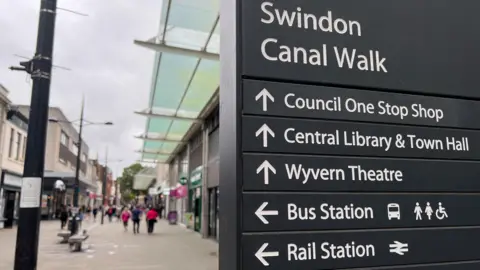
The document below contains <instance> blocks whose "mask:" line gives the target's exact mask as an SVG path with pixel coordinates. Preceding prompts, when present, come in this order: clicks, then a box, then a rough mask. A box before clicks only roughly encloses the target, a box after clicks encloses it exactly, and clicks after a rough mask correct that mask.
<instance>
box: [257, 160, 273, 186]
mask: <svg viewBox="0 0 480 270" xmlns="http://www.w3.org/2000/svg"><path fill="white" fill-rule="evenodd" d="M262 171H263V181H264V183H265V185H268V178H269V171H272V172H273V173H274V174H277V170H275V168H274V167H273V166H272V164H270V162H268V160H265V161H264V162H263V163H262V164H261V165H260V166H258V168H257V174H260V173H261V172H262Z"/></svg>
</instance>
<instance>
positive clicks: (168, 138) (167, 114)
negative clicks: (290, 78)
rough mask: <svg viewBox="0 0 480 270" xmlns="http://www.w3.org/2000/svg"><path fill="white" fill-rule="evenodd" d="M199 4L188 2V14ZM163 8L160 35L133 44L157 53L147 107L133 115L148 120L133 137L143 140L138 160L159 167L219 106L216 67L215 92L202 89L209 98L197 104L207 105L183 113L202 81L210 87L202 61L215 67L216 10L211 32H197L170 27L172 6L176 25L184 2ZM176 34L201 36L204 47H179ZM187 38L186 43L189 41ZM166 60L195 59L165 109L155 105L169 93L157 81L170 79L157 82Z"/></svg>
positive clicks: (167, 160) (216, 58) (193, 100)
mask: <svg viewBox="0 0 480 270" xmlns="http://www.w3.org/2000/svg"><path fill="white" fill-rule="evenodd" d="M199 1H200V2H201V1H205V2H208V1H210V0H199ZM199 1H193V0H192V1H190V4H191V6H190V8H191V9H190V10H189V11H190V12H192V10H193V11H196V10H195V9H196V8H198V7H199V5H201V3H200V2H199ZM212 1H216V0H212ZM175 2H178V3H175ZM187 2H188V1H187ZM192 3H194V4H192ZM165 4H166V9H165V13H164V16H163V18H162V19H161V32H160V33H159V34H158V36H157V37H154V38H151V39H148V40H147V41H140V40H135V41H134V43H135V44H137V45H139V46H142V47H146V48H149V49H153V50H155V51H157V60H156V63H155V66H154V74H153V78H152V90H151V93H150V100H149V106H148V108H147V109H144V110H141V111H136V112H135V113H136V114H139V115H142V116H146V117H147V121H146V127H145V133H144V134H142V135H140V136H136V138H137V139H142V140H144V144H143V149H142V150H140V151H137V152H139V153H141V154H142V157H141V159H140V160H150V161H152V160H153V161H157V162H162V163H168V162H169V161H170V160H171V159H172V158H173V157H174V156H175V155H176V154H177V153H178V152H179V151H180V150H181V149H183V147H184V146H185V144H186V143H188V140H189V139H190V137H191V136H192V135H193V134H194V133H195V132H196V131H198V130H199V129H200V128H201V127H202V126H203V121H204V118H205V117H206V116H207V115H208V113H206V111H209V108H212V107H213V108H214V107H215V106H216V104H218V87H219V67H218V72H215V73H216V74H215V76H214V77H215V78H214V79H213V81H214V82H215V83H216V86H215V87H214V88H210V90H209V89H205V90H206V92H207V94H203V98H205V97H206V96H205V95H208V96H209V97H210V98H208V99H206V100H205V99H203V100H204V101H200V102H201V103H198V104H203V102H206V103H205V104H204V105H202V106H203V108H202V109H200V108H199V107H198V105H196V106H197V107H196V109H194V110H196V111H188V109H187V110H185V109H184V108H183V107H185V106H188V104H191V103H192V102H195V101H196V99H195V98H196V96H195V95H198V93H199V90H201V88H202V87H205V86H202V84H200V85H199V83H201V82H202V78H204V79H203V81H205V78H207V79H208V80H207V82H209V83H210V84H211V81H212V80H210V78H209V77H202V76H205V70H204V69H205V65H206V66H207V67H208V64H209V62H205V63H206V64H205V63H204V61H213V62H214V63H217V64H218V60H219V52H218V51H216V50H213V51H212V47H211V42H213V40H214V41H215V44H217V43H218V42H217V41H218V40H219V36H218V35H217V34H215V39H213V36H214V33H216V30H218V29H217V28H218V25H219V18H220V17H219V13H218V10H217V12H216V15H215V16H214V17H210V18H212V19H213V20H212V24H211V27H210V31H208V32H198V31H197V30H195V29H194V28H195V27H193V28H192V29H190V28H188V27H185V26H182V25H175V23H173V24H171V23H170V21H171V16H172V14H171V12H172V6H175V5H176V6H175V8H176V9H175V10H176V12H177V14H175V15H177V21H178V18H179V17H178V16H179V14H178V12H180V11H179V10H182V9H184V7H183V5H184V4H185V2H183V1H182V2H181V3H180V1H179V0H168V2H165V3H164V8H165ZM187 4H188V3H187ZM207 8H208V7H207ZM185 9H188V7H186V8H185ZM212 10H214V9H210V10H209V12H210V13H209V14H210V15H213V14H212ZM201 12H204V10H199V13H201ZM180 13H182V12H180ZM175 15H174V16H175ZM197 19H198V18H197ZM187 20H188V19H187ZM174 21H175V20H174ZM183 21H184V20H183V19H182V20H181V23H180V24H182V22H183ZM204 29H205V28H204ZM196 31H197V32H196ZM179 33H180V34H181V35H180V36H182V35H186V34H193V35H194V37H196V38H198V37H199V36H200V37H201V36H203V37H206V39H205V40H204V43H203V45H201V46H200V45H198V47H195V46H197V45H194V46H193V47H192V44H180V43H178V36H179V35H178V34H179ZM169 35H170V38H169ZM172 36H173V37H175V38H177V40H172V39H171V37H172ZM186 38H187V40H188V37H186ZM176 42H177V43H176ZM187 43H188V42H187ZM217 45H218V44H217ZM218 48H219V46H218ZM165 57H169V58H170V59H172V57H183V58H180V59H179V60H182V59H186V58H190V59H195V58H196V61H195V62H192V60H189V61H190V63H191V64H192V67H193V70H192V72H191V74H190V75H189V79H187V80H185V83H186V85H185V87H184V90H183V92H182V91H181V90H180V91H179V89H178V87H177V90H175V91H178V92H177V96H176V99H175V103H174V102H171V103H170V104H168V105H167V107H164V106H162V105H158V104H155V103H156V102H157V103H158V98H159V97H158V95H159V94H161V95H164V94H168V93H169V92H165V91H167V90H164V89H168V87H167V88H165V87H161V88H158V87H159V86H158V83H159V81H162V80H163V81H165V80H166V79H167V81H168V80H170V79H171V78H169V77H167V78H159V74H160V72H161V68H162V66H161V65H162V63H163V62H162V60H164V61H166V60H165V59H163V58H165ZM167 63H168V62H167ZM167 63H165V64H164V65H166V64H167ZM193 63H195V64H193ZM183 72H184V71H183ZM199 72H201V73H199ZM207 72H208V70H207ZM217 73H218V74H217ZM210 74H211V73H210ZM199 76H200V77H199ZM164 77H165V76H164ZM183 77H184V78H185V74H184V75H183ZM185 79H186V78H185ZM172 80H173V79H172ZM192 85H193V86H192ZM192 87H193V88H192ZM199 87H200V88H199ZM207 88H208V87H207ZM194 90H195V92H193V94H192V92H191V91H194ZM158 91H160V92H158ZM170 91H174V90H170ZM212 91H213V92H212ZM210 92H212V94H211V96H210V94H209V93H210ZM180 93H181V95H180ZM167 99H168V97H167ZM170 99H171V98H170ZM207 100H208V101H207ZM164 102H166V101H164ZM160 103H161V102H160ZM174 104H176V106H174ZM186 104H187V105H186ZM213 108H212V109H213ZM199 109H200V110H199ZM193 116H195V117H193ZM155 119H159V121H162V122H158V121H157V122H152V121H156V120H155ZM155 123H157V125H158V123H160V124H161V125H164V126H163V128H161V131H158V130H157V131H155V130H151V129H152V128H153V129H156V128H154V126H152V125H154V124H155ZM162 123H163V124H162ZM181 123H183V124H181ZM179 125H180V126H181V128H183V130H184V131H179V128H180V127H179ZM185 128H186V129H185ZM157 129H158V128H157ZM181 130H182V129H181ZM172 132H173V133H172ZM172 137H173V138H172ZM147 142H150V143H147ZM152 145H153V147H152ZM157 148H158V149H157ZM172 149H173V151H172ZM157 150H158V151H157ZM145 154H147V155H149V156H150V157H147V155H145ZM159 154H160V155H162V158H159V156H158V155H159Z"/></svg>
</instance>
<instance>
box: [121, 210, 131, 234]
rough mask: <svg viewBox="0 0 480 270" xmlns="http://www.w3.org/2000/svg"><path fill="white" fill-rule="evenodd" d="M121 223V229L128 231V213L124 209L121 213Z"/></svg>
mask: <svg viewBox="0 0 480 270" xmlns="http://www.w3.org/2000/svg"><path fill="white" fill-rule="evenodd" d="M121 218H122V221H123V228H125V231H127V230H128V220H129V219H130V212H129V211H128V210H127V209H124V210H123V212H122V216H121Z"/></svg>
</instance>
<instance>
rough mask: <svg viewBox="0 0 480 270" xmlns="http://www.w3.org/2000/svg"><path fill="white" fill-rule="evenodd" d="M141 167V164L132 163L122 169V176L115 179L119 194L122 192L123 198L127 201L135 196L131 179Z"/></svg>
mask: <svg viewBox="0 0 480 270" xmlns="http://www.w3.org/2000/svg"><path fill="white" fill-rule="evenodd" d="M142 169H143V166H142V164H140V163H134V164H132V165H130V166H128V167H127V168H124V169H123V173H122V176H120V177H119V178H118V179H117V180H118V183H119V185H120V194H122V199H123V200H125V201H127V202H129V201H131V200H133V199H134V198H135V194H134V191H133V180H134V178H135V175H136V174H137V173H139V172H140V171H141V170H142Z"/></svg>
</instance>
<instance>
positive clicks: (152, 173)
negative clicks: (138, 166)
mask: <svg viewBox="0 0 480 270" xmlns="http://www.w3.org/2000/svg"><path fill="white" fill-rule="evenodd" d="M156 177H157V169H156V168H153V167H145V168H143V169H142V170H141V171H139V172H138V173H137V174H136V175H135V176H134V178H133V189H134V190H148V189H149V188H150V187H152V186H153V185H154V184H155V183H156V180H157V179H156Z"/></svg>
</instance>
